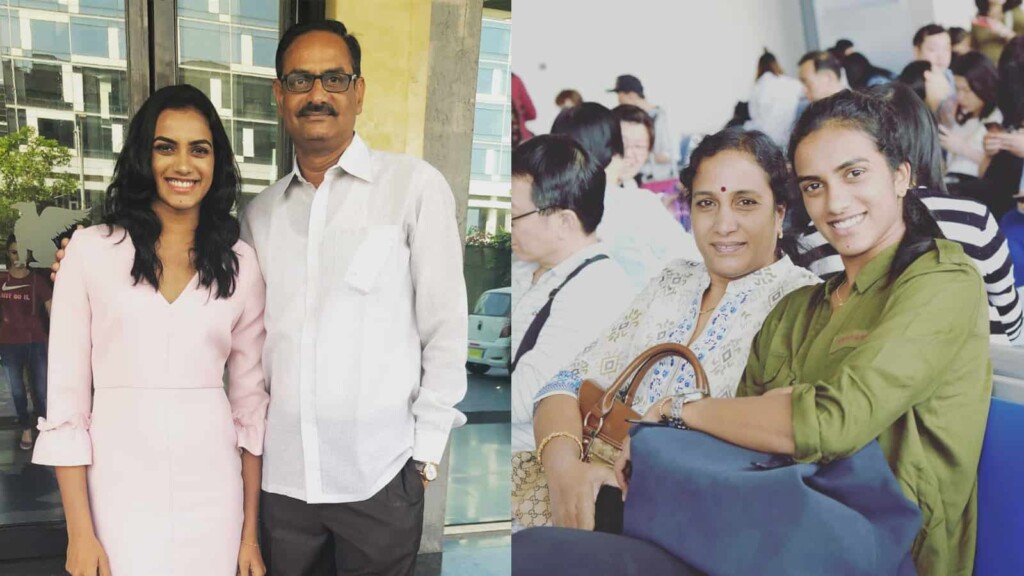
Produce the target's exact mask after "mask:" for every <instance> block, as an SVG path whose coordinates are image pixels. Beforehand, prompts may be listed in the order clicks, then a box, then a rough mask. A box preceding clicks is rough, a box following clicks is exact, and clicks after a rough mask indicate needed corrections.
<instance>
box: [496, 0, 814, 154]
mask: <svg viewBox="0 0 1024 576" xmlns="http://www.w3.org/2000/svg"><path fill="white" fill-rule="evenodd" d="M515 11H516V31H515V39H514V41H513V43H512V67H513V71H514V72H515V73H516V74H518V75H519V76H520V77H521V78H522V79H523V82H524V83H525V84H526V87H527V90H528V91H529V92H530V96H531V98H532V99H533V102H534V104H535V105H536V107H537V114H538V118H537V120H534V121H533V122H532V123H530V124H529V126H530V128H531V130H533V131H534V132H535V133H546V132H547V131H548V130H549V129H550V128H551V123H552V121H554V118H555V116H556V115H557V113H558V110H557V108H556V107H555V102H554V99H555V95H557V94H558V92H559V91H561V90H562V89H565V88H573V89H576V90H578V91H579V92H580V94H582V95H583V98H584V100H590V101H596V102H600V103H602V104H604V105H606V106H608V107H614V106H615V105H617V104H618V101H617V100H616V97H615V94H611V93H608V92H606V90H608V89H609V88H611V87H612V86H614V85H615V77H616V76H618V75H620V74H633V75H635V76H637V77H638V78H640V80H641V81H642V82H643V84H644V91H645V92H646V96H647V98H648V100H649V101H651V102H653V103H655V104H658V105H661V106H663V107H665V108H666V109H667V110H668V113H669V118H670V120H671V123H672V126H673V129H674V132H675V133H676V134H677V135H678V134H688V133H708V132H715V131H717V130H719V129H721V128H722V127H723V126H724V125H725V123H726V122H727V121H728V120H729V118H730V117H732V110H733V106H734V105H735V104H736V102H737V101H739V100H746V99H747V98H748V96H749V94H750V89H751V87H752V86H753V83H754V74H755V72H756V67H757V59H758V57H760V55H761V52H762V50H763V49H764V48H765V47H768V49H769V50H771V51H772V52H773V53H774V54H775V55H776V57H778V58H779V61H780V63H781V64H782V66H783V68H784V69H785V71H786V72H787V73H788V74H790V75H793V76H794V77H795V76H796V62H797V60H798V59H799V58H800V56H801V55H802V54H803V53H804V52H805V44H804V33H803V25H802V23H801V15H800V4H799V2H795V1H793V0H718V1H715V2H699V3H698V2H665V1H661V0H631V1H630V2H615V3H612V2H607V3H605V2H598V1H596V0H556V1H545V0H516V7H515Z"/></svg>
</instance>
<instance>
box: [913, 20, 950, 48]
mask: <svg viewBox="0 0 1024 576" xmlns="http://www.w3.org/2000/svg"><path fill="white" fill-rule="evenodd" d="M936 34H949V31H948V30H946V29H945V28H943V27H942V26H939V25H938V24H928V25H927V26H922V27H921V28H920V30H918V31H917V32H915V33H914V48H920V47H921V44H924V39H925V38H927V37H929V36H935V35H936Z"/></svg>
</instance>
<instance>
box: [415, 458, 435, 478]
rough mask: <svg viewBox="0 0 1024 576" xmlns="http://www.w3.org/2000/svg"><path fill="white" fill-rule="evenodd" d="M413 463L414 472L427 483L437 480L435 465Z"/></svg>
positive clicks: (430, 463) (431, 463)
mask: <svg viewBox="0 0 1024 576" xmlns="http://www.w3.org/2000/svg"><path fill="white" fill-rule="evenodd" d="M415 462H416V471H418V472H419V473H420V476H422V477H423V479H424V480H426V481H427V482H433V481H434V480H437V464H434V463H433V462H420V461H418V460H417V461H415Z"/></svg>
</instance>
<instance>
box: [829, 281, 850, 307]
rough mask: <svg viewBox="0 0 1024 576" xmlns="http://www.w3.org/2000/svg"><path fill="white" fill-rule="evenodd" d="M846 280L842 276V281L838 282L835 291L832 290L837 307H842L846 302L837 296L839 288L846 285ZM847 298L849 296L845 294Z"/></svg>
mask: <svg viewBox="0 0 1024 576" xmlns="http://www.w3.org/2000/svg"><path fill="white" fill-rule="evenodd" d="M846 280H847V279H846V278H843V281H842V282H840V283H839V286H836V289H835V291H834V292H832V293H833V294H835V295H836V302H839V306H837V307H838V308H842V307H843V304H846V302H845V301H843V299H842V298H840V297H839V289H840V288H842V287H843V286H846ZM847 298H849V296H847Z"/></svg>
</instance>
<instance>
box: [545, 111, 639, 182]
mask: <svg viewBox="0 0 1024 576" xmlns="http://www.w3.org/2000/svg"><path fill="white" fill-rule="evenodd" d="M551 133H552V134H565V135H566V136H569V137H570V138H572V139H573V140H575V141H577V142H579V143H580V144H581V145H582V146H583V149H584V150H586V151H587V154H589V155H591V156H593V158H594V161H596V162H597V164H598V165H599V166H600V167H601V169H602V170H604V169H605V168H607V167H608V165H609V164H611V163H612V158H613V157H615V156H616V155H618V156H622V155H623V153H624V150H623V146H622V127H621V126H619V119H618V118H616V117H615V115H614V114H612V111H611V110H609V109H607V108H605V107H604V106H602V105H600V104H598V103H597V102H584V103H583V104H580V105H579V106H575V107H573V108H566V109H565V110H563V111H562V113H561V114H559V115H558V118H555V123H554V124H553V125H552V126H551Z"/></svg>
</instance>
